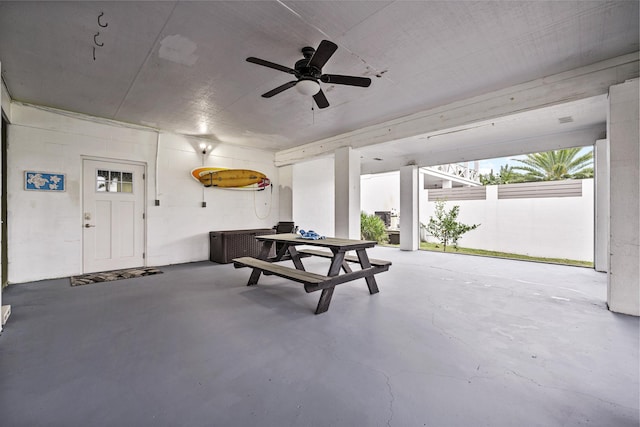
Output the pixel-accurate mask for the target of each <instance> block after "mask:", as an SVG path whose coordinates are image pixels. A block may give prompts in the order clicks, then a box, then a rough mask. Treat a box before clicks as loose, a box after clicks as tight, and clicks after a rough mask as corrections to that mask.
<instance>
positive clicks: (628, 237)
mask: <svg viewBox="0 0 640 427" xmlns="http://www.w3.org/2000/svg"><path fill="white" fill-rule="evenodd" d="M639 92H640V84H639V80H638V79H634V80H629V81H626V82H624V83H621V84H618V85H614V86H611V87H610V88H609V114H608V121H607V135H608V139H609V164H610V170H609V183H610V189H609V197H610V223H609V229H610V240H609V275H608V281H607V305H608V306H609V310H611V311H614V312H618V313H625V314H631V315H634V316H640V219H639V218H640V143H639V141H640V131H639V126H640V119H639V115H640V112H639V111H640V100H639V99H638V93H639Z"/></svg>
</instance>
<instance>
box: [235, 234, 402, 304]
mask: <svg viewBox="0 0 640 427" xmlns="http://www.w3.org/2000/svg"><path fill="white" fill-rule="evenodd" d="M256 239H257V240H258V241H261V242H262V249H261V251H260V254H259V255H258V257H257V258H253V257H242V258H235V259H234V260H233V262H234V265H235V266H236V267H251V268H253V271H252V272H251V276H250V277H249V281H248V282H247V286H252V285H255V284H257V283H258V279H259V278H260V275H261V274H262V273H265V274H273V275H276V276H280V277H283V278H286V279H289V280H293V281H295V282H299V283H302V284H303V285H304V289H305V291H307V292H315V291H322V293H321V294H320V301H319V302H318V306H317V308H316V314H320V313H324V312H325V311H327V310H328V309H329V304H330V303H331V297H332V296H333V290H334V288H335V286H336V285H339V284H342V283H348V282H351V281H353V280H357V279H361V278H364V279H365V280H366V282H367V287H368V288H369V293H370V294H375V293H378V292H379V290H378V285H377V283H376V279H375V277H374V276H375V275H376V274H378V273H381V272H383V271H387V270H388V269H389V266H390V265H391V262H390V261H384V260H378V259H369V256H368V255H367V249H369V248H372V247H374V246H375V245H376V242H374V241H370V240H353V239H339V238H335V237H327V238H325V239H319V240H309V239H305V238H303V237H302V236H300V235H298V234H293V233H291V234H270V235H263V236H256ZM275 243H279V245H278V246H279V247H280V249H279V250H278V252H277V253H276V255H275V256H274V257H271V258H269V253H270V251H271V247H272V246H273V245H274V244H275ZM302 245H305V246H314V247H319V248H325V249H329V250H330V252H329V251H326V250H324V251H323V250H317V249H299V250H298V249H297V247H298V246H302ZM349 251H355V253H356V255H355V256H354V255H348V254H347V253H348V252H349ZM306 256H317V257H323V258H329V259H331V263H330V265H329V271H328V272H327V274H326V275H321V274H316V273H312V272H309V271H306V270H305V268H304V265H303V263H302V258H303V257H306ZM284 260H291V261H293V265H294V266H295V268H291V267H288V266H286V265H282V264H281V263H280V261H284ZM349 263H351V264H353V265H358V266H359V268H357V269H355V270H354V269H352V268H351V266H350V265H349ZM341 271H342V274H340V273H341Z"/></svg>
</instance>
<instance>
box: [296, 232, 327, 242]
mask: <svg viewBox="0 0 640 427" xmlns="http://www.w3.org/2000/svg"><path fill="white" fill-rule="evenodd" d="M300 236H301V237H302V238H303V239H309V240H320V239H324V238H325V237H324V236H321V235H319V234H318V233H316V232H315V231H313V230H309V231H304V230H300Z"/></svg>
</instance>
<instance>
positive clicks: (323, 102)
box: [313, 89, 329, 108]
mask: <svg viewBox="0 0 640 427" xmlns="http://www.w3.org/2000/svg"><path fill="white" fill-rule="evenodd" d="M313 99H314V100H315V101H316V104H317V105H318V108H327V107H328V106H329V101H327V97H326V96H324V92H323V91H322V89H320V92H318V93H316V94H315V95H313Z"/></svg>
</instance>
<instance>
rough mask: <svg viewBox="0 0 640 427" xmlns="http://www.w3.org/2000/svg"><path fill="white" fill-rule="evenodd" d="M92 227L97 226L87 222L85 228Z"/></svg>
mask: <svg viewBox="0 0 640 427" xmlns="http://www.w3.org/2000/svg"><path fill="white" fill-rule="evenodd" d="M91 227H95V225H91V224H85V225H84V228H91Z"/></svg>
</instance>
